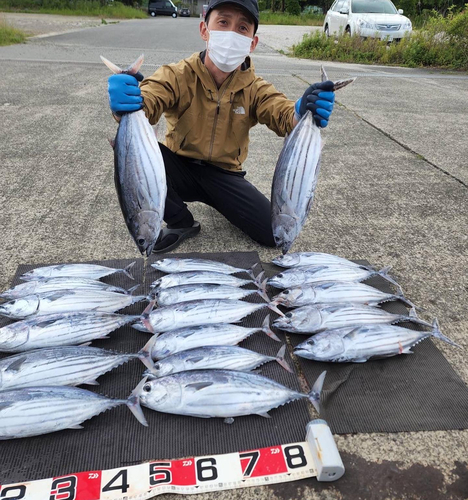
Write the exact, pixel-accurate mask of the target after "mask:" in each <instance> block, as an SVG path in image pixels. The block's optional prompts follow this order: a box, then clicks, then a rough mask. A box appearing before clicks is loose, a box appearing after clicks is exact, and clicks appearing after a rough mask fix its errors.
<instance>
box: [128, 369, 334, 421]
mask: <svg viewBox="0 0 468 500" xmlns="http://www.w3.org/2000/svg"><path fill="white" fill-rule="evenodd" d="M325 374H326V372H323V373H322V374H321V375H320V376H319V377H318V379H317V381H316V382H315V384H314V387H313V388H312V391H311V392H310V393H309V394H303V393H301V392H297V391H294V390H292V389H289V388H288V387H285V386H283V385H281V384H279V383H278V382H275V381H274V380H270V379H269V378H266V377H262V376H261V375H258V374H256V373H249V372H239V371H231V370H195V371H188V372H181V373H175V374H173V375H168V376H166V377H162V378H156V379H152V380H147V378H144V379H143V380H142V381H141V382H140V383H139V384H138V386H137V387H136V388H135V390H134V391H133V392H132V396H134V397H135V399H136V400H137V401H138V402H139V403H140V404H142V405H143V406H146V407H147V408H150V409H151V410H156V411H159V412H163V413H173V414H177V415H188V416H190V417H200V418H210V417H219V418H224V421H225V423H227V424H231V423H233V422H234V417H240V416H244V415H260V416H262V417H266V418H270V415H268V411H269V410H271V409H273V408H277V407H278V406H282V405H285V404H286V403H290V402H291V401H294V400H296V399H304V398H308V399H309V401H310V402H311V403H312V404H313V405H314V406H315V408H316V409H317V411H318V412H320V394H321V391H322V386H323V381H324V379H325ZM136 404H137V405H138V403H136ZM140 422H141V420H140ZM142 423H143V422H142Z"/></svg>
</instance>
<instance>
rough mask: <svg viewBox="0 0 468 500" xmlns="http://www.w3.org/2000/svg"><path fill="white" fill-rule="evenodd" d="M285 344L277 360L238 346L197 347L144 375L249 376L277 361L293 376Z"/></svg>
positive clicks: (165, 361)
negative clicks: (230, 372)
mask: <svg viewBox="0 0 468 500" xmlns="http://www.w3.org/2000/svg"><path fill="white" fill-rule="evenodd" d="M285 352H286V344H284V345H283V347H281V349H280V350H279V351H278V354H277V355H276V357H273V356H267V355H266V354H260V353H258V352H255V351H250V350H249V349H243V348H242V347H238V346H226V345H224V346H208V347H197V348H195V349H189V350H188V351H182V352H179V353H177V354H173V355H172V356H169V357H167V358H164V359H160V360H159V361H158V362H157V363H155V364H154V366H153V367H151V368H150V369H149V370H146V371H145V373H143V375H148V376H149V378H152V377H154V378H160V377H164V376H166V375H172V374H173V373H179V372H185V371H193V370H216V369H217V370H237V371H241V372H249V371H251V370H254V369H255V368H258V367H259V366H261V365H263V364H265V363H268V362H269V361H276V362H277V363H279V364H280V365H281V366H282V367H283V368H284V369H285V370H287V371H288V372H291V373H293V371H292V369H291V367H290V366H289V365H288V363H287V361H286V360H285V359H284V354H285Z"/></svg>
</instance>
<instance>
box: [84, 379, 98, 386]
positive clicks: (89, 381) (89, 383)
mask: <svg viewBox="0 0 468 500" xmlns="http://www.w3.org/2000/svg"><path fill="white" fill-rule="evenodd" d="M83 384H84V385H99V382H98V381H97V380H88V381H87V382H83Z"/></svg>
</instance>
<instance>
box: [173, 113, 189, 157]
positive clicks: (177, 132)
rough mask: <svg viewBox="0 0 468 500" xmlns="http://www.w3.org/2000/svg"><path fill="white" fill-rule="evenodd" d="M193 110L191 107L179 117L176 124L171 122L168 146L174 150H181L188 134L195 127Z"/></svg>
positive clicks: (175, 151)
mask: <svg viewBox="0 0 468 500" xmlns="http://www.w3.org/2000/svg"><path fill="white" fill-rule="evenodd" d="M193 116H194V115H193V111H192V110H191V109H190V108H189V109H187V111H186V112H185V113H184V114H183V115H182V116H181V117H180V118H179V119H178V121H177V122H176V123H175V124H173V125H172V124H171V125H172V126H170V130H169V132H168V134H167V143H168V144H167V146H168V147H169V148H170V149H171V150H172V151H173V152H174V153H177V152H178V151H180V150H181V149H182V148H183V146H184V143H185V141H186V138H187V135H188V133H189V132H190V130H191V129H193V127H194V118H193Z"/></svg>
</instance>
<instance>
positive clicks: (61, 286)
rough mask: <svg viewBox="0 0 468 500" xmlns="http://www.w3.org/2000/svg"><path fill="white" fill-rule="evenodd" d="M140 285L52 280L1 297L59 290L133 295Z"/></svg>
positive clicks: (29, 284)
mask: <svg viewBox="0 0 468 500" xmlns="http://www.w3.org/2000/svg"><path fill="white" fill-rule="evenodd" d="M139 286H140V285H136V286H134V287H132V288H130V289H129V290H125V288H121V287H119V286H112V285H108V284H107V283H104V282H103V281H98V280H93V279H89V278H67V277H66V278H52V279H41V280H33V281H26V283H21V284H20V285H16V286H14V287H13V288H10V290H6V291H5V292H3V293H0V297H1V298H4V299H19V298H21V297H26V296H27V295H32V294H35V293H43V292H52V291H57V290H77V289H84V290H91V289H93V290H104V291H106V292H116V293H125V294H130V295H131V294H132V293H133V292H134V291H135V290H136V289H137V288H138V287H139Z"/></svg>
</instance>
